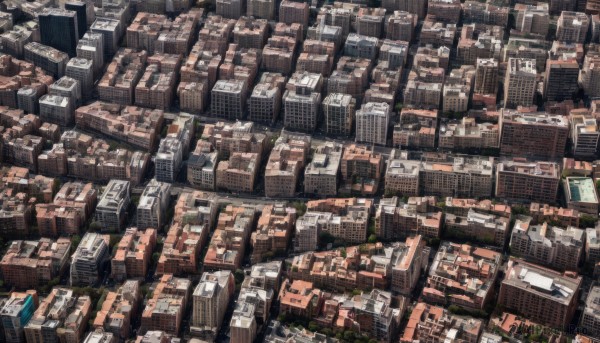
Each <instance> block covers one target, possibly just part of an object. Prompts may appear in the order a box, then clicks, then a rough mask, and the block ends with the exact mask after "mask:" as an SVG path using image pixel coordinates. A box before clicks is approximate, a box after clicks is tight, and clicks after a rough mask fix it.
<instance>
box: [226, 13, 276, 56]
mask: <svg viewBox="0 0 600 343" xmlns="http://www.w3.org/2000/svg"><path fill="white" fill-rule="evenodd" d="M267 26H268V22H267V20H266V19H254V18H249V17H240V18H239V19H238V21H237V23H236V24H235V26H234V27H233V42H234V43H235V44H237V45H238V46H239V47H240V48H244V49H251V48H252V49H259V50H260V49H262V48H263V47H264V46H265V43H266V41H267Z"/></svg>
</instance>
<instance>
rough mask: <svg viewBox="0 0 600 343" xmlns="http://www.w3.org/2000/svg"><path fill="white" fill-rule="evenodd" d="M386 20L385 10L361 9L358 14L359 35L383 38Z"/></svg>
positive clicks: (357, 28)
mask: <svg viewBox="0 0 600 343" xmlns="http://www.w3.org/2000/svg"><path fill="white" fill-rule="evenodd" d="M384 19H385V9H384V8H371V7H362V8H359V9H358V13H357V14H356V23H355V24H356V33H358V34H359V35H364V36H369V37H375V38H381V34H382V31H383V22H384Z"/></svg>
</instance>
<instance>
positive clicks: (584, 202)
mask: <svg viewBox="0 0 600 343" xmlns="http://www.w3.org/2000/svg"><path fill="white" fill-rule="evenodd" d="M563 189H564V192H565V201H566V203H567V207H568V208H570V209H573V210H577V211H578V212H580V213H586V214H589V215H592V216H594V217H596V216H598V194H596V187H595V185H594V181H593V180H592V179H591V178H589V177H577V176H571V177H567V178H565V179H564V180H563Z"/></svg>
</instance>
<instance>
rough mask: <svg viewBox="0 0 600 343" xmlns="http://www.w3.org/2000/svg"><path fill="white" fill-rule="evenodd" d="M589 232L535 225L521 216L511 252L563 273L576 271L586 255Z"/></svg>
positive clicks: (544, 224) (545, 224)
mask: <svg viewBox="0 0 600 343" xmlns="http://www.w3.org/2000/svg"><path fill="white" fill-rule="evenodd" d="M584 235H585V231H584V230H581V229H578V228H576V227H573V226H569V227H567V228H566V229H563V228H560V227H557V226H552V225H550V224H548V223H547V222H544V223H542V224H538V225H533V224H531V223H530V218H529V217H518V218H517V219H516V221H515V226H514V228H513V231H512V234H511V238H510V249H511V253H514V254H515V255H516V256H519V257H521V258H524V259H526V260H528V261H531V262H533V263H537V264H541V265H546V266H548V267H551V268H554V269H557V270H561V271H576V270H577V266H578V265H579V261H581V259H582V258H583V255H584V245H585V240H584Z"/></svg>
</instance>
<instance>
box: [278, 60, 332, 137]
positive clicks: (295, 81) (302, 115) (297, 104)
mask: <svg viewBox="0 0 600 343" xmlns="http://www.w3.org/2000/svg"><path fill="white" fill-rule="evenodd" d="M322 85H323V76H322V75H320V74H313V73H307V72H296V73H294V75H292V77H291V78H290V80H289V81H288V84H287V85H286V91H285V93H284V94H283V108H284V120H283V125H284V127H286V128H289V129H296V130H302V131H313V130H315V129H316V128H317V122H318V120H319V112H320V111H319V107H320V104H321V88H322Z"/></svg>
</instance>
